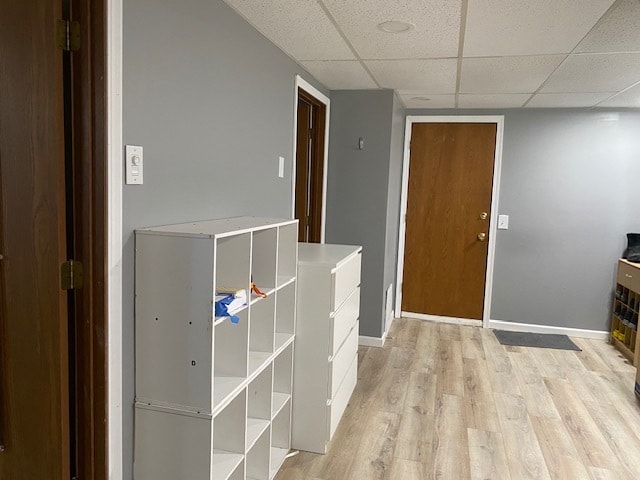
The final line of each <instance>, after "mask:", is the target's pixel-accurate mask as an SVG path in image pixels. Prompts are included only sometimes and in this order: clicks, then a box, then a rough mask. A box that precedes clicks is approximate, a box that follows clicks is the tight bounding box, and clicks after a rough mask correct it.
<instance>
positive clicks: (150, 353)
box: [134, 217, 298, 480]
mask: <svg viewBox="0 0 640 480" xmlns="http://www.w3.org/2000/svg"><path fill="white" fill-rule="evenodd" d="M297 230H298V226H297V220H294V221H292V220H274V219H259V218H251V217H240V218H231V219H223V220H212V221H207V222H196V223H187V224H179V225H168V226H162V227H155V228H148V229H142V230H138V231H136V303H135V306H136V315H135V322H136V340H135V341H136V399H135V453H134V455H135V458H134V476H135V479H136V480H176V479H189V480H200V479H203V480H204V479H207V480H227V479H230V480H245V479H253V480H270V479H271V478H273V477H274V476H275V473H276V472H277V470H278V469H279V468H280V466H281V464H282V462H283V461H284V458H285V455H286V454H287V452H288V451H289V448H290V444H291V441H290V439H291V411H292V405H291V403H292V402H291V394H292V378H293V354H294V352H293V350H294V334H295V297H296V268H297ZM252 279H253V282H254V283H255V284H256V285H257V286H258V287H259V288H260V289H261V290H262V291H263V292H265V293H266V294H267V296H266V298H262V297H260V296H258V295H255V294H251V295H249V296H248V298H247V302H246V303H247V304H246V305H245V306H243V307H240V308H239V309H238V310H237V311H234V312H232V313H234V314H235V316H236V317H237V318H236V319H234V320H237V323H234V322H232V321H231V318H230V317H227V316H224V317H216V316H215V309H214V298H215V292H216V290H217V289H218V288H223V287H224V288H229V287H232V288H238V289H241V288H244V289H246V291H247V292H250V282H251V280H252Z"/></svg>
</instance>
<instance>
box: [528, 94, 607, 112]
mask: <svg viewBox="0 0 640 480" xmlns="http://www.w3.org/2000/svg"><path fill="white" fill-rule="evenodd" d="M611 95H613V93H607V92H604V93H538V94H537V95H536V96H534V97H533V98H532V99H531V101H530V102H529V103H527V105H526V106H527V107H528V108H529V107H531V108H563V107H564V108H580V107H593V106H594V105H596V104H597V103H598V102H601V101H602V100H604V99H605V98H608V97H610V96H611Z"/></svg>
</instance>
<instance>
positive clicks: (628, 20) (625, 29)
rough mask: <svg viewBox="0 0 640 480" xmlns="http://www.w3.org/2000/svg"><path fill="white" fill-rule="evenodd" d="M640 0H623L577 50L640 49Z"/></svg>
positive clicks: (613, 50) (617, 50)
mask: <svg viewBox="0 0 640 480" xmlns="http://www.w3.org/2000/svg"><path fill="white" fill-rule="evenodd" d="M639 25H640V2H638V0H621V1H620V2H618V3H617V4H616V5H615V6H614V8H612V9H611V10H610V11H609V12H608V13H607V15H606V16H605V17H604V18H603V19H602V20H601V21H600V23H598V25H597V26H596V27H595V28H594V29H593V30H592V31H591V32H589V35H587V36H586V37H585V38H584V40H582V42H580V44H579V45H578V48H576V52H633V51H640V28H638V26H639Z"/></svg>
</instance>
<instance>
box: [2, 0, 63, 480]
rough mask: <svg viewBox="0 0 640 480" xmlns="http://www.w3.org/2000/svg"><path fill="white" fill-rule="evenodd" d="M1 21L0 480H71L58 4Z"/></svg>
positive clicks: (44, 0) (10, 12)
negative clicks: (62, 285) (62, 275)
mask: <svg viewBox="0 0 640 480" xmlns="http://www.w3.org/2000/svg"><path fill="white" fill-rule="evenodd" d="M0 11H1V12H2V15H0V99H1V100H0V189H1V191H0V203H1V205H0V207H1V210H0V211H1V223H0V229H1V232H0V253H1V254H2V256H3V258H2V260H0V289H1V292H0V302H1V306H0V347H1V351H2V355H1V357H0V362H1V367H0V372H1V374H2V378H1V381H0V385H1V389H2V391H1V393H0V399H1V402H2V404H1V406H0V432H1V435H2V440H1V442H0V443H2V445H3V448H4V451H3V452H1V453H0V478H1V479H2V480H39V479H47V480H58V479H65V480H67V479H68V478H69V475H70V470H69V419H68V416H69V413H68V412H69V403H68V401H69V400H68V373H67V372H68V365H67V362H68V359H67V296H66V294H65V293H64V292H63V291H62V290H61V288H60V264H61V263H62V262H63V261H64V260H65V258H66V243H65V206H64V205H65V202H64V183H65V178H64V167H65V166H64V131H63V130H64V128H63V79H62V54H61V51H60V50H58V49H57V48H56V44H55V38H56V36H55V27H56V20H57V19H60V18H61V2H60V1H59V0H57V1H55V0H53V1H52V0H32V1H29V2H24V1H19V0H0Z"/></svg>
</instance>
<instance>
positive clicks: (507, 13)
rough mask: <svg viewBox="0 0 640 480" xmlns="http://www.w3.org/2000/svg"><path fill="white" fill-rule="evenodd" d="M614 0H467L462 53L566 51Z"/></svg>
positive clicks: (470, 54)
mask: <svg viewBox="0 0 640 480" xmlns="http://www.w3.org/2000/svg"><path fill="white" fill-rule="evenodd" d="M613 2H614V0H588V1H585V0H469V8H468V11H467V26H466V33H465V40H464V53H463V54H464V56H465V57H480V56H503V55H542V54H554V53H569V52H571V51H572V50H573V49H574V48H575V46H576V45H577V44H578V43H579V42H580V40H582V38H584V36H585V35H586V34H587V33H588V32H589V30H590V29H591V28H592V27H593V26H594V25H595V24H596V22H597V21H598V20H599V19H600V17H601V16H602V15H603V14H604V13H605V12H606V11H607V9H608V8H609V7H610V6H611V5H612V4H613Z"/></svg>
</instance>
